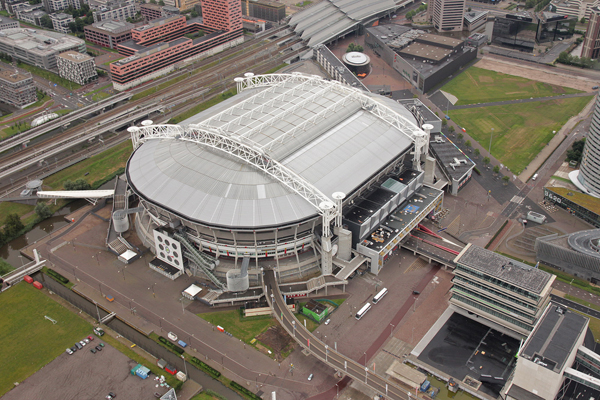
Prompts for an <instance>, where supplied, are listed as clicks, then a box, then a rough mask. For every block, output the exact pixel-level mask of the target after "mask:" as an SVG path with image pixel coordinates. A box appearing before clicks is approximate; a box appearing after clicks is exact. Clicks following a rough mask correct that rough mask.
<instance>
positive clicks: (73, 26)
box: [69, 22, 77, 33]
mask: <svg viewBox="0 0 600 400" xmlns="http://www.w3.org/2000/svg"><path fill="white" fill-rule="evenodd" d="M69 29H70V30H71V32H73V33H75V32H77V24H76V23H75V22H69Z"/></svg>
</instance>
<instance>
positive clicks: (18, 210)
mask: <svg viewBox="0 0 600 400" xmlns="http://www.w3.org/2000/svg"><path fill="white" fill-rule="evenodd" d="M33 209H34V206H31V205H29V204H20V203H12V202H9V201H3V202H2V203H0V215H2V217H1V218H0V225H3V224H4V218H6V216H7V215H8V214H18V215H19V216H20V217H22V216H23V215H25V214H28V213H30V212H32V211H33Z"/></svg>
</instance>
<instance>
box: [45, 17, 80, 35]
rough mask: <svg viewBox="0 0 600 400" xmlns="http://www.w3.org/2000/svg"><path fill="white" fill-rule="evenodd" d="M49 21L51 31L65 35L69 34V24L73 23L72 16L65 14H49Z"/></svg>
mask: <svg viewBox="0 0 600 400" xmlns="http://www.w3.org/2000/svg"><path fill="white" fill-rule="evenodd" d="M50 20H51V21H52V29H54V30H55V31H57V32H60V33H64V34H65V35H67V34H69V33H71V28H69V24H70V23H71V22H75V19H74V18H73V16H72V15H69V14H65V13H56V14H50Z"/></svg>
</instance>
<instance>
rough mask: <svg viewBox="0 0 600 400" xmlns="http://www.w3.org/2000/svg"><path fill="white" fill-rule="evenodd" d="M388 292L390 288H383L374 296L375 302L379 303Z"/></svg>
mask: <svg viewBox="0 0 600 400" xmlns="http://www.w3.org/2000/svg"><path fill="white" fill-rule="evenodd" d="M387 293H388V290H387V289H386V288H383V289H381V290H380V291H379V293H377V294H376V295H375V297H373V304H377V303H378V302H379V300H381V299H383V296H385V295H386V294H387Z"/></svg>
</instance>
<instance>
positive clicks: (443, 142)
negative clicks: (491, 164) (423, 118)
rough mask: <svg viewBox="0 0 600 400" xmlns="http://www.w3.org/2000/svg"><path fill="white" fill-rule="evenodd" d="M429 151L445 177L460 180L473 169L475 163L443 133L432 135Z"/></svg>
mask: <svg viewBox="0 0 600 400" xmlns="http://www.w3.org/2000/svg"><path fill="white" fill-rule="evenodd" d="M429 149H430V150H431V152H432V153H433V156H434V157H435V158H436V159H437V160H438V163H439V164H440V166H441V167H442V169H443V170H444V173H445V174H446V176H448V177H450V178H452V179H454V180H457V181H458V180H460V179H461V178H462V177H463V176H465V174H466V173H467V172H469V171H470V170H472V169H473V167H475V163H474V162H473V161H472V160H471V159H470V158H469V156H467V155H466V154H465V153H463V152H462V150H461V149H459V148H458V147H457V146H456V145H455V144H454V143H452V141H451V140H450V139H448V137H447V136H446V135H444V134H443V133H436V134H432V135H431V138H430V140H429ZM457 161H458V162H457Z"/></svg>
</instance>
